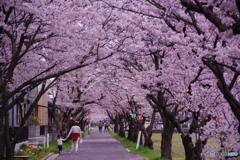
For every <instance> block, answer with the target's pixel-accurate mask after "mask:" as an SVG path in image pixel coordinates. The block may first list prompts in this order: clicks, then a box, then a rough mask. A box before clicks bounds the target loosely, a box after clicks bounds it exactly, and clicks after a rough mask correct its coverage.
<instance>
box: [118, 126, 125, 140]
mask: <svg viewBox="0 0 240 160" xmlns="http://www.w3.org/2000/svg"><path fill="white" fill-rule="evenodd" d="M119 126H120V127H119V133H118V135H119V136H120V137H124V138H126V136H125V130H124V126H123V124H122V123H120V124H119Z"/></svg>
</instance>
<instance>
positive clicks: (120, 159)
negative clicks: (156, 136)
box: [56, 128, 143, 160]
mask: <svg viewBox="0 0 240 160" xmlns="http://www.w3.org/2000/svg"><path fill="white" fill-rule="evenodd" d="M69 151H70V150H64V151H63V153H62V154H61V155H59V156H58V157H57V158H56V159H57V160H142V159H143V158H142V157H140V156H137V155H135V154H132V153H129V152H128V151H127V150H126V149H125V148H124V147H123V146H122V145H121V143H120V142H118V141H117V140H115V139H114V138H112V137H111V136H110V135H109V134H108V133H99V132H98V129H97V128H93V131H92V132H91V135H90V136H87V137H85V138H84V139H83V143H82V144H79V148H78V153H71V154H69Z"/></svg>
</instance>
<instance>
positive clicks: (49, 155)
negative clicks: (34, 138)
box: [41, 152, 54, 160]
mask: <svg viewBox="0 0 240 160" xmlns="http://www.w3.org/2000/svg"><path fill="white" fill-rule="evenodd" d="M52 155H54V153H53V152H51V153H49V154H48V155H47V156H46V157H44V158H42V159H41V160H47V159H48V158H49V157H51V156H52Z"/></svg>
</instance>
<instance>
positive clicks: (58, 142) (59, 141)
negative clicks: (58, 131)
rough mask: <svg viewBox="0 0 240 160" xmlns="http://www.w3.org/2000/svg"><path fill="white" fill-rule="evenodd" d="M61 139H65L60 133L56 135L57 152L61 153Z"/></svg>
mask: <svg viewBox="0 0 240 160" xmlns="http://www.w3.org/2000/svg"><path fill="white" fill-rule="evenodd" d="M63 141H65V139H62V137H61V136H60V135H58V139H57V146H58V151H59V154H61V153H62V142H63Z"/></svg>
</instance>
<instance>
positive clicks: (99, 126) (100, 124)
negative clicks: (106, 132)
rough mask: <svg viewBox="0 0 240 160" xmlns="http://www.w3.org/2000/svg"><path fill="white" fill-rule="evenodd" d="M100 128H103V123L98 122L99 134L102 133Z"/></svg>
mask: <svg viewBox="0 0 240 160" xmlns="http://www.w3.org/2000/svg"><path fill="white" fill-rule="evenodd" d="M102 127H103V122H102V121H100V122H99V123H98V128H99V132H100V133H102Z"/></svg>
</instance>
